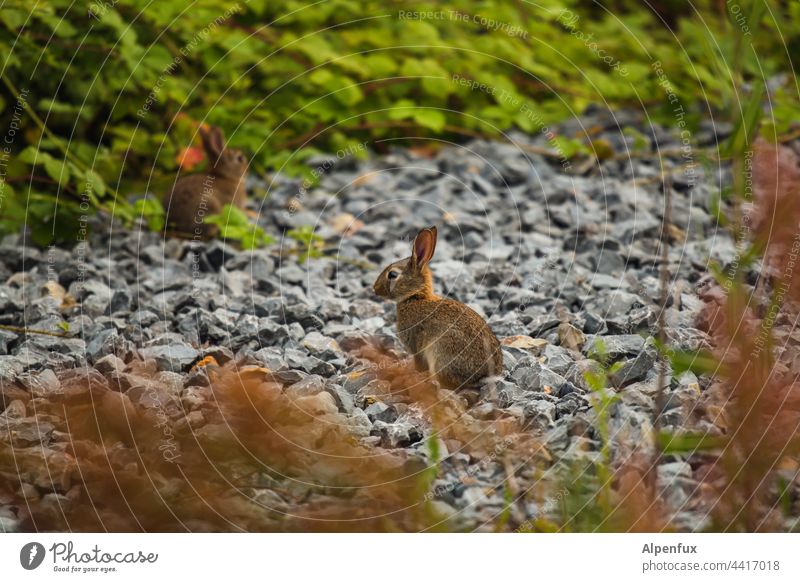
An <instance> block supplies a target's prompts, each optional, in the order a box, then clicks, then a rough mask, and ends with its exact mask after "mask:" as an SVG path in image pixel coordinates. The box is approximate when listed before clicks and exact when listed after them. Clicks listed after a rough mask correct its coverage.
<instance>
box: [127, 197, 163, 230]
mask: <svg viewBox="0 0 800 582" xmlns="http://www.w3.org/2000/svg"><path fill="white" fill-rule="evenodd" d="M133 211H134V213H135V214H136V216H138V217H140V218H141V219H142V220H144V221H145V223H146V224H147V227H148V228H149V229H150V230H152V231H156V232H158V231H160V230H163V229H164V224H165V222H166V219H167V218H166V216H165V215H164V207H163V206H162V204H161V202H159V201H158V200H155V199H153V198H150V197H147V198H140V199H138V200H136V202H134V204H133Z"/></svg>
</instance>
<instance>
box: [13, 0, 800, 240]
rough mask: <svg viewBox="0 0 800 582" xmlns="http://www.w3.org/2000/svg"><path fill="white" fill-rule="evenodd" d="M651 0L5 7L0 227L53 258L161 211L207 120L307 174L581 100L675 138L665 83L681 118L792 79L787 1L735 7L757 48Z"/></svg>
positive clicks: (799, 13)
mask: <svg viewBox="0 0 800 582" xmlns="http://www.w3.org/2000/svg"><path fill="white" fill-rule="evenodd" d="M662 4H663V5H662V6H660V7H659V9H658V10H659V12H658V13H655V12H651V11H649V10H647V9H645V8H643V7H642V5H641V4H640V3H636V2H628V1H623V0H617V1H614V2H608V3H605V7H601V6H599V5H590V6H587V5H586V3H581V2H578V1H577V0H564V1H558V2H557V1H555V0H548V1H545V2H540V3H538V4H537V5H536V6H534V5H532V4H527V3H517V2H512V1H511V0H485V1H482V2H480V3H475V2H470V1H468V0H451V1H449V2H447V3H437V2H415V3H408V2H399V1H393V2H388V3H387V2H377V1H374V0H369V1H366V2H353V1H352V0H329V1H326V2H324V3H306V2H301V1H299V0H291V1H288V2H283V3H279V4H275V3H269V2H267V1H266V0H252V1H250V2H247V3H244V2H235V1H219V0H199V1H198V2H195V3H193V4H192V6H191V9H187V8H186V7H185V6H183V5H181V4H176V3H165V2H160V3H152V2H149V1H145V0H118V1H117V0H95V1H93V2H89V1H87V0H78V1H76V2H72V1H69V2H68V1H67V0H52V1H51V2H48V3H45V4H42V3H39V4H36V5H35V6H34V7H31V6H30V5H29V4H25V3H22V2H19V1H16V2H12V3H11V4H10V5H9V4H8V3H7V4H6V5H4V7H3V10H2V12H1V13H0V51H1V53H2V54H3V55H5V60H4V62H3V68H2V94H0V104H2V105H4V107H3V110H4V111H5V113H4V114H3V117H4V119H3V122H4V124H5V125H7V126H8V127H12V124H13V126H14V127H15V128H16V129H15V131H14V134H13V135H11V136H10V137H11V139H10V140H9V141H10V142H11V143H10V144H9V143H5V144H4V146H8V149H7V151H6V153H7V154H13V155H12V156H11V157H8V155H7V156H6V158H4V161H3V168H2V169H3V170H4V171H3V174H5V175H6V180H5V182H3V183H2V187H3V192H2V197H1V198H0V199H2V200H4V203H3V204H2V206H0V231H2V232H9V231H13V230H16V229H18V228H19V225H20V224H21V223H22V222H27V224H29V225H31V226H32V227H34V228H35V233H36V240H37V241H38V242H40V243H44V242H46V241H47V240H52V239H55V240H69V239H74V238H75V236H76V234H75V232H76V229H77V228H78V226H76V225H80V224H81V218H82V217H83V216H84V215H86V214H87V213H89V212H93V211H95V210H97V209H104V210H106V211H109V212H112V211H113V212H114V214H115V215H116V216H118V217H119V218H120V219H122V220H125V221H129V220H132V219H134V218H135V217H136V216H137V214H136V212H135V209H134V208H133V207H132V205H130V204H129V203H128V202H127V200H126V199H127V196H128V194H130V193H141V192H142V191H150V192H152V193H154V194H156V195H160V194H161V193H162V192H163V191H164V190H165V189H166V185H167V184H168V183H170V182H171V181H172V180H174V173H175V172H177V171H179V169H180V165H181V163H183V162H185V161H186V158H185V156H184V153H185V151H186V148H187V147H190V146H191V145H192V144H193V143H194V142H195V141H196V134H197V126H198V123H201V122H206V123H214V124H218V125H220V126H222V127H223V128H224V129H225V130H226V134H227V135H228V137H229V142H230V143H231V145H232V146H235V147H239V148H243V149H244V150H246V151H248V152H249V153H250V155H251V157H252V159H253V168H254V169H255V170H256V171H263V170H265V169H267V168H273V169H276V170H283V171H288V172H294V173H298V172H302V171H303V166H302V161H303V160H304V159H307V158H308V156H310V155H312V154H314V153H315V152H317V151H319V150H327V151H337V150H342V151H351V150H350V149H348V148H353V147H355V146H356V144H361V143H364V142H365V141H366V142H367V143H368V145H370V146H371V147H373V148H377V149H380V148H381V147H385V146H382V145H381V144H380V142H379V141H378V140H381V139H385V138H393V137H398V136H407V135H413V136H419V137H423V138H424V137H433V136H444V137H447V138H452V137H459V136H472V135H482V136H500V135H501V132H503V131H505V130H507V129H509V128H511V127H519V128H521V129H523V130H525V131H528V132H532V133H537V132H539V131H542V129H543V128H545V127H546V126H547V124H549V123H551V122H554V121H558V120H561V119H564V118H568V117H570V116H573V115H575V114H578V113H580V112H581V111H582V110H583V109H584V108H585V107H586V106H587V105H589V104H592V103H599V104H603V105H605V104H608V105H609V106H612V107H620V106H628V107H644V108H646V109H647V111H648V113H649V114H651V115H654V116H655V117H656V118H659V119H660V120H661V121H663V122H666V123H674V122H675V116H674V111H673V104H672V103H670V101H669V100H668V99H667V98H666V94H665V86H666V85H668V86H669V87H670V90H671V91H674V95H675V96H676V98H677V99H679V102H680V103H682V104H684V105H685V107H686V111H687V118H696V117H697V114H698V113H700V111H699V110H693V108H692V105H693V104H695V103H697V102H698V101H703V102H704V103H707V104H708V107H710V108H711V109H712V110H713V109H715V108H716V109H730V108H733V109H734V110H740V109H741V105H740V104H739V101H740V99H739V91H740V90H741V87H742V86H744V85H743V83H744V82H746V81H750V80H752V79H760V78H762V75H763V76H765V77H767V78H770V77H774V76H775V75H776V74H778V73H780V72H789V73H791V71H790V69H789V64H788V63H789V61H788V54H789V52H788V51H787V48H786V47H785V46H784V45H783V44H782V43H783V39H785V41H786V42H787V43H788V46H789V47H792V46H794V47H796V46H797V44H798V43H800V5H798V4H797V3H794V2H792V3H786V2H777V1H769V2H767V4H768V8H769V10H766V9H765V8H764V6H763V5H764V3H763V2H762V1H761V0H752V1H751V2H740V3H739V4H741V6H742V7H743V11H744V14H745V15H746V16H747V17H749V20H748V21H747V22H748V26H749V28H750V29H752V30H753V31H754V32H755V31H756V30H758V31H759V34H755V33H753V34H751V35H750V36H745V35H743V34H731V33H732V32H735V31H736V30H739V29H740V23H737V22H736V18H735V17H734V15H733V14H732V13H731V12H730V10H729V9H728V8H727V5H726V4H725V3H717V2H711V1H710V0H706V1H703V2H699V3H695V6H696V7H697V8H698V10H699V16H698V15H694V16H693V17H692V18H691V19H687V18H685V17H684V16H683V12H684V8H683V3H674V2H672V3H662ZM751 6H752V8H751ZM759 7H761V9H759ZM564 10H566V12H564ZM701 17H702V19H701ZM665 22H666V23H667V24H668V25H669V26H671V27H672V30H669V29H668V28H667V27H666V26H664V23H665ZM673 34H675V35H676V36H673ZM749 42H752V43H753V46H752V49H750V47H749V45H748V44H747V43H749ZM742 47H745V48H746V50H741V49H742ZM732 56H735V58H732ZM739 60H740V61H741V63H739V62H738V61H739ZM740 65H741V66H740ZM732 71H735V72H736V74H735V75H734V74H733V73H732ZM739 72H741V75H740V74H739ZM789 76H791V75H789ZM771 106H772V115H773V119H774V121H773V122H772V123H774V127H768V128H767V129H768V130H769V131H771V132H772V133H775V132H777V133H782V132H785V131H787V130H788V129H789V126H790V124H791V123H792V121H793V120H796V119H797V118H798V116H799V115H798V114H800V108H799V107H798V104H797V94H796V88H795V87H794V85H792V84H791V82H790V81H789V79H788V78H787V79H786V81H785V82H784V83H783V84H782V85H781V86H779V87H774V88H773V89H772V95H771ZM690 110H693V111H691V115H690ZM6 137H9V132H6ZM557 137H558V139H559V140H562V142H563V143H562V142H554V143H556V145H564V147H565V148H566V147H567V146H570V145H574V143H571V142H569V141H568V140H567V138H569V137H571V136H557ZM572 149H574V148H572ZM170 174H172V176H170ZM12 189H13V190H12ZM139 210H141V208H140V209H139ZM151 226H153V225H152V224H151Z"/></svg>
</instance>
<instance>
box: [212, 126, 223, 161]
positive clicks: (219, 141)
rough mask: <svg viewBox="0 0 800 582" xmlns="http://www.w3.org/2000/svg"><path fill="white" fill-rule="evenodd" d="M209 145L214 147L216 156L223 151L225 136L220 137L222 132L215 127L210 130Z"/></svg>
mask: <svg viewBox="0 0 800 582" xmlns="http://www.w3.org/2000/svg"><path fill="white" fill-rule="evenodd" d="M211 144H212V145H213V146H214V149H215V150H216V152H217V155H218V156H219V155H220V154H221V153H222V150H224V149H225V136H223V135H222V130H221V129H220V128H219V127H217V126H214V127H212V128H211Z"/></svg>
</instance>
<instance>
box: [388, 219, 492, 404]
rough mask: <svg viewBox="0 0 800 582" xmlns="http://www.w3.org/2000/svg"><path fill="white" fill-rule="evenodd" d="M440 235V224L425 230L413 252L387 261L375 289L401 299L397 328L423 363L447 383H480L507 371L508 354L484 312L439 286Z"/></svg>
mask: <svg viewBox="0 0 800 582" xmlns="http://www.w3.org/2000/svg"><path fill="white" fill-rule="evenodd" d="M436 237H437V232H436V227H431V228H426V229H423V230H422V231H420V232H419V234H418V235H417V236H416V238H415V239H414V242H413V243H412V245H411V256H410V257H409V258H407V259H403V260H401V261H397V262H394V263H392V264H391V265H389V266H388V267H386V269H384V271H383V272H382V273H381V274H380V276H379V277H378V279H377V280H376V281H375V284H374V285H373V289H374V290H375V293H377V294H378V295H379V296H381V297H385V298H387V299H392V300H394V301H395V302H397V333H398V335H399V336H400V340H401V341H402V342H403V345H404V346H405V348H406V350H408V352H410V353H411V354H412V355H413V356H414V364H415V365H416V367H417V369H419V370H420V371H425V370H428V371H430V372H432V374H433V375H434V377H435V378H436V379H437V380H438V381H439V384H440V385H442V386H444V387H446V388H450V389H452V390H460V389H475V388H477V387H478V386H479V385H480V383H481V382H482V381H483V380H484V379H485V378H488V377H490V376H499V375H502V374H503V354H502V352H501V350H500V343H499V342H498V341H497V338H496V337H495V335H494V333H493V332H492V330H491V329H490V328H489V326H488V325H487V324H486V322H485V321H484V320H483V318H481V316H480V315H478V314H477V313H475V311H473V310H472V309H470V308H469V307H467V306H466V305H464V304H463V303H459V302H458V301H453V300H451V299H443V298H441V297H438V296H437V295H436V294H435V293H434V292H433V280H432V277H431V270H430V269H429V268H428V262H429V261H430V260H431V257H433V252H434V250H436Z"/></svg>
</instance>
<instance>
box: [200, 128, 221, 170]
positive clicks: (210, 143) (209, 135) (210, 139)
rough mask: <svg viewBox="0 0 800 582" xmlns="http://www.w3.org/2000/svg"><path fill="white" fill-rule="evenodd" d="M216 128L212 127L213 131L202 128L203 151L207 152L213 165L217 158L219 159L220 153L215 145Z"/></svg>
mask: <svg viewBox="0 0 800 582" xmlns="http://www.w3.org/2000/svg"><path fill="white" fill-rule="evenodd" d="M215 129H216V128H214V127H212V128H211V129H204V128H202V127H201V128H200V139H202V140H203V149H204V150H205V151H206V156H207V157H208V160H209V161H210V162H211V163H214V162H216V160H217V158H219V154H220V151H219V150H218V149H217V148H216V146H215V144H214V139H215V138H214V133H215V132H214V130H215Z"/></svg>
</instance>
